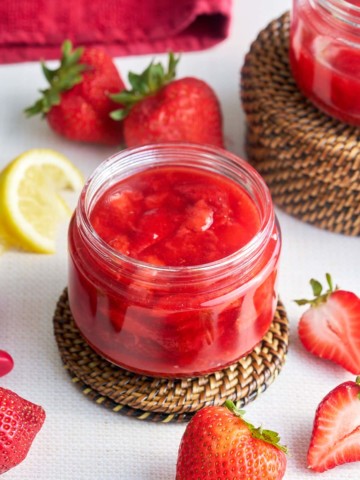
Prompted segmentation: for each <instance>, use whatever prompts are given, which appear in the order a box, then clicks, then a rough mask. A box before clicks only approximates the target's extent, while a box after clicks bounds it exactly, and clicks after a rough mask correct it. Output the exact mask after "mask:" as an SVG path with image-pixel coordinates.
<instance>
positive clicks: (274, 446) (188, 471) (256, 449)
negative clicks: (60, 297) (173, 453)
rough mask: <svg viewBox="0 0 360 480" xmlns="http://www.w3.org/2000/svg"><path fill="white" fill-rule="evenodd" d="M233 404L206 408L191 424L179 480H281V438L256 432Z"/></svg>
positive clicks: (181, 456)
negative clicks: (234, 479)
mask: <svg viewBox="0 0 360 480" xmlns="http://www.w3.org/2000/svg"><path fill="white" fill-rule="evenodd" d="M243 413H244V412H243V411H241V410H238V409H237V408H236V407H235V405H234V404H233V403H232V402H231V401H226V402H225V406H223V407H205V408H203V409H201V410H199V412H197V413H196V414H195V415H194V417H193V418H192V419H191V420H190V422H189V424H188V426H187V427H186V430H185V433H184V435H183V437H182V440H181V443H180V448H179V454H178V461H177V466H176V480H202V479H206V480H225V479H232V478H236V479H237V480H249V479H251V480H260V479H262V480H280V479H282V478H283V476H284V474H285V469H286V455H285V452H286V448H285V447H283V446H281V445H279V440H280V438H279V435H278V434H277V433H276V432H272V431H271V430H263V429H262V428H261V427H259V428H255V427H254V426H253V425H251V424H250V423H248V422H246V421H245V420H244V419H243V418H242V415H243Z"/></svg>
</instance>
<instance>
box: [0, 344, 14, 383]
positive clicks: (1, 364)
mask: <svg viewBox="0 0 360 480" xmlns="http://www.w3.org/2000/svg"><path fill="white" fill-rule="evenodd" d="M13 368H14V360H13V359H12V356H11V355H10V354H9V353H8V352H5V350H0V377H3V376H4V375H7V374H8V373H9V372H11V370H12V369H13Z"/></svg>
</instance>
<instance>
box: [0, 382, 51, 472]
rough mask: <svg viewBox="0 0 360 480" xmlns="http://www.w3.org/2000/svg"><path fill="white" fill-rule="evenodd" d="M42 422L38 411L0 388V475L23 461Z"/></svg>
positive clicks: (40, 412) (13, 394)
mask: <svg viewBox="0 0 360 480" xmlns="http://www.w3.org/2000/svg"><path fill="white" fill-rule="evenodd" d="M44 420H45V412H44V410H43V409H42V407H40V406H39V405H35V404H34V403H31V402H29V401H28V400H25V399H24V398H22V397H19V395H17V394H16V393H14V392H12V391H11V390H7V389H5V388H1V387H0V475H1V474H2V473H5V472H7V471H8V470H10V468H13V467H15V466H16V465H18V464H19V463H20V462H22V461H23V460H24V459H25V457H26V456H27V454H28V452H29V449H30V447H31V444H32V442H33V440H34V438H35V436H36V434H37V433H38V432H39V430H40V428H41V427H42V424H43V423H44Z"/></svg>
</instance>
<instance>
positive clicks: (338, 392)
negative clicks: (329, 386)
mask: <svg viewBox="0 0 360 480" xmlns="http://www.w3.org/2000/svg"><path fill="white" fill-rule="evenodd" d="M307 461H308V466H309V468H311V469H312V470H314V471H316V472H324V471H325V470H329V469H331V468H334V467H337V466H338V465H342V464H344V463H349V462H357V461H360V377H357V379H356V382H353V381H348V382H345V383H342V384H341V385H339V386H337V387H336V388H334V389H333V390H332V391H331V392H330V393H328V394H327V395H326V397H325V398H324V399H323V400H322V401H321V403H320V404H319V406H318V408H317V410H316V414H315V420H314V427H313V432H312V437H311V441H310V447H309V450H308V457H307Z"/></svg>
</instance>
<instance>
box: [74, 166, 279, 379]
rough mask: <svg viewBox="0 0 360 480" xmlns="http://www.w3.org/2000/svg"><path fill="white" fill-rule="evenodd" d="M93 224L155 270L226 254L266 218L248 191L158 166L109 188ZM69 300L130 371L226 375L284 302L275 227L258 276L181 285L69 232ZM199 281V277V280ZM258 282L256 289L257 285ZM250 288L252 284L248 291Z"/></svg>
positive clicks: (89, 335)
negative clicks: (101, 252)
mask: <svg viewBox="0 0 360 480" xmlns="http://www.w3.org/2000/svg"><path fill="white" fill-rule="evenodd" d="M90 221H91V224H92V226H93V228H94V229H95V231H96V232H97V234H98V235H99V236H100V237H101V238H102V239H103V240H104V241H105V242H106V243H107V244H108V245H110V246H111V247H112V248H113V249H114V251H116V252H119V253H121V254H122V255H125V256H126V258H129V257H131V258H133V259H137V260H140V261H141V262H145V263H146V264H147V265H149V264H150V265H153V266H154V267H185V268H186V267H193V266H196V265H204V264H209V263H210V262H216V261H219V260H221V259H223V258H224V257H227V256H229V255H231V254H233V253H234V252H236V251H237V250H239V249H240V248H241V247H242V246H244V245H246V244H248V242H249V241H250V240H251V239H252V238H253V237H254V235H256V233H257V232H258V231H259V228H260V215H259V212H258V209H257V207H256V205H255V204H254V202H253V200H252V199H251V198H250V196H249V195H248V193H247V192H246V191H245V190H244V189H243V188H242V187H240V186H239V185H238V184H236V183H235V182H233V181H232V180H229V179H227V178H225V177H223V176H221V175H220V174H217V173H210V172H205V171H202V170H200V169H196V168H190V167H189V168H188V167H157V168H153V169H148V170H146V171H143V172H141V173H138V174H135V175H134V176H131V177H129V178H127V179H125V180H122V181H120V182H118V183H116V184H115V185H113V186H111V187H110V188H109V189H108V190H107V191H105V192H104V193H103V194H102V195H101V196H100V197H99V198H98V199H97V201H96V203H95V205H94V207H93V208H92V211H91V214H90ZM69 238H70V244H69V246H70V254H71V255H70V275H69V295H70V300H71V309H72V313H73V315H74V318H75V320H76V323H77V325H78V327H79V328H80V331H81V332H82V334H83V335H84V336H85V338H86V339H87V341H88V342H89V344H90V345H92V346H93V348H94V349H95V350H96V351H98V352H99V353H100V354H101V355H102V356H104V357H105V358H107V359H108V360H110V361H112V362H113V363H115V364H117V365H119V366H121V367H124V368H126V369H128V370H131V371H134V372H138V373H142V374H146V375H151V376H168V377H184V376H196V375H201V374H204V373H210V372H212V371H215V370H219V369H221V368H222V367H224V366H226V365H230V364H232V363H234V362H235V361H236V360H237V359H238V358H239V357H241V356H242V355H244V354H245V353H247V352H248V351H249V350H251V349H252V348H253V347H254V346H255V345H256V344H257V343H258V342H259V341H260V340H261V338H262V337H263V336H264V334H265V333H266V331H267V330H268V329H269V326H270V324H271V321H272V318H273V313H274V309H275V304H276V294H275V281H276V271H277V260H278V254H279V239H278V235H277V230H276V229H275V230H274V232H273V236H272V237H271V238H270V239H269V241H268V243H267V245H266V248H265V249H264V252H263V254H262V256H261V257H260V258H259V260H258V261H257V262H255V264H254V265H253V267H252V268H251V270H250V271H247V272H246V275H245V274H244V276H243V278H242V277H241V276H240V275H239V274H235V273H234V272H232V270H231V267H229V268H228V269H227V270H226V271H225V276H223V277H221V278H219V279H217V278H213V277H210V276H209V277H208V274H207V272H206V269H205V270H204V271H202V272H201V273H200V274H197V275H198V276H197V277H196V279H195V274H194V275H193V274H192V273H191V272H190V273H189V277H188V278H189V280H188V281H186V282H182V283H179V282H177V280H176V274H174V279H172V277H171V272H170V273H168V275H167V276H166V279H165V280H164V278H165V276H164V275H163V274H162V272H159V271H157V268H155V269H150V271H147V269H146V268H145V271H143V270H142V269H141V265H140V266H139V264H136V263H135V264H134V265H133V270H132V272H133V273H130V274H129V272H128V271H127V272H126V273H125V271H124V268H123V267H122V261H121V259H119V268H118V269H115V270H114V269H112V270H111V271H110V270H109V266H108V265H107V264H106V263H105V262H102V261H101V260H99V258H97V257H96V256H94V255H93V254H92V253H91V252H89V251H88V250H87V249H86V248H83V244H82V240H81V236H80V235H79V231H78V229H77V228H76V226H75V223H74V219H73V220H72V224H71V226H70V232H69ZM197 279H198V280H197ZM252 280H253V283H252V284H251V282H252ZM247 284H249V286H247Z"/></svg>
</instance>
